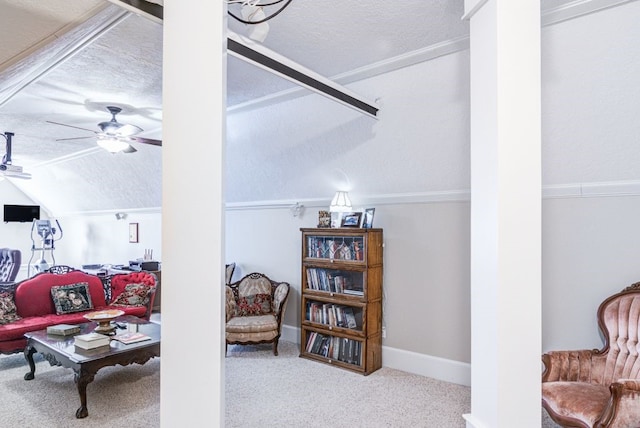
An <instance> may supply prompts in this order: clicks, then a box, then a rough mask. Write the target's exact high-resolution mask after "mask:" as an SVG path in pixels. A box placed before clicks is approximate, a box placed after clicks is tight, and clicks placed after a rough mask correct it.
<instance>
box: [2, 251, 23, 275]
mask: <svg viewBox="0 0 640 428" xmlns="http://www.w3.org/2000/svg"><path fill="white" fill-rule="evenodd" d="M20 263H22V253H21V252H20V250H14V249H11V248H0V282H13V281H15V279H16V276H18V272H19V271H20Z"/></svg>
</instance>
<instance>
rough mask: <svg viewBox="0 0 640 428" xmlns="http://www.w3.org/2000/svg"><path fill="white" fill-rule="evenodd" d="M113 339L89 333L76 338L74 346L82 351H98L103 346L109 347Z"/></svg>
mask: <svg viewBox="0 0 640 428" xmlns="http://www.w3.org/2000/svg"><path fill="white" fill-rule="evenodd" d="M110 341H111V338H109V336H105V335H104V334H100V333H95V332H93V333H87V334H81V335H79V336H76V337H75V342H74V344H75V345H76V347H78V348H80V349H96V348H100V347H101V346H109V342H110Z"/></svg>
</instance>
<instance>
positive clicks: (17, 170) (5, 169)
mask: <svg viewBox="0 0 640 428" xmlns="http://www.w3.org/2000/svg"><path fill="white" fill-rule="evenodd" d="M0 135H2V136H3V137H4V139H5V140H6V141H7V146H6V147H7V149H6V152H5V154H4V156H3V157H2V162H0V178H2V177H9V178H23V179H30V178H31V174H29V173H28V172H24V171H23V170H22V167H21V166H18V165H14V164H13V162H12V161H11V138H12V137H13V136H14V135H15V134H14V133H13V132H5V133H4V134H0Z"/></svg>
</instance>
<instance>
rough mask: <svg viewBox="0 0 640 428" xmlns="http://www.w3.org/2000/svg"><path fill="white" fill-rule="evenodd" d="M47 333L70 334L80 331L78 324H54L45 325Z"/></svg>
mask: <svg viewBox="0 0 640 428" xmlns="http://www.w3.org/2000/svg"><path fill="white" fill-rule="evenodd" d="M47 333H48V334H56V335H58V336H71V335H72V334H76V333H80V326H77V325H72V324H56V325H50V326H49V327H47Z"/></svg>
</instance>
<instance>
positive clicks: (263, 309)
mask: <svg viewBox="0 0 640 428" xmlns="http://www.w3.org/2000/svg"><path fill="white" fill-rule="evenodd" d="M269 313H271V294H251V295H249V296H245V297H240V298H239V299H238V304H237V306H236V315H237V316H241V317H244V316H247V315H264V314H269Z"/></svg>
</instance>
